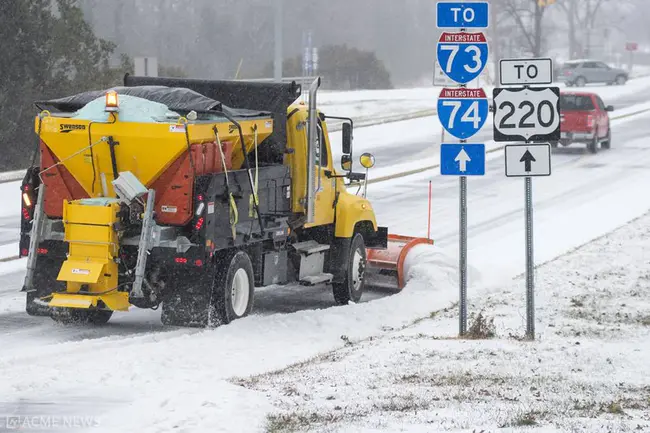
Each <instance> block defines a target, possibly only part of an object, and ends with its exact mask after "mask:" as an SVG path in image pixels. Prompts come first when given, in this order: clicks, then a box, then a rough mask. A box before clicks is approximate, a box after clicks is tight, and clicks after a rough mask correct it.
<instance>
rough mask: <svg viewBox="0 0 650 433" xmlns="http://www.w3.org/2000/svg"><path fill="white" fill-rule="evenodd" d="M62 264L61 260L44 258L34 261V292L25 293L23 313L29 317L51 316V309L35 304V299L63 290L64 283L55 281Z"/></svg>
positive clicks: (40, 257)
mask: <svg viewBox="0 0 650 433" xmlns="http://www.w3.org/2000/svg"><path fill="white" fill-rule="evenodd" d="M62 264H63V259H52V258H49V257H44V256H39V257H38V258H37V259H36V272H35V273H34V288H35V289H36V290H35V291H32V292H27V293H26V296H25V298H26V299H25V311H26V312H27V314H29V315H30V316H41V317H49V316H50V315H51V314H52V308H50V307H48V306H47V305H42V303H37V302H36V299H37V298H44V297H46V296H49V295H50V294H52V292H60V291H64V290H65V288H66V283H65V282H64V281H57V279H56V277H57V275H58V274H59V269H61V265H62Z"/></svg>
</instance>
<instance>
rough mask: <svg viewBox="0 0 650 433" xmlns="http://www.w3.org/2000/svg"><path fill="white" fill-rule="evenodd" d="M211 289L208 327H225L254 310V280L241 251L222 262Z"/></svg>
mask: <svg viewBox="0 0 650 433" xmlns="http://www.w3.org/2000/svg"><path fill="white" fill-rule="evenodd" d="M217 269H218V270H221V272H217V274H216V275H215V279H214V285H213V288H212V296H211V300H210V304H209V311H208V326H216V325H222V324H228V323H230V322H232V321H233V320H236V319H241V318H242V317H246V316H248V314H249V313H250V312H251V310H252V309H253V298H254V295H255V276H254V274H253V264H252V263H251V259H250V257H248V254H246V253H245V252H244V251H237V252H236V253H235V254H234V255H232V254H229V255H227V256H226V257H225V258H224V259H223V260H222V261H221V266H219V267H218V268H217Z"/></svg>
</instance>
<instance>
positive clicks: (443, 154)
mask: <svg viewBox="0 0 650 433" xmlns="http://www.w3.org/2000/svg"><path fill="white" fill-rule="evenodd" d="M440 174H441V175H442V176H484V175H485V144H442V145H440Z"/></svg>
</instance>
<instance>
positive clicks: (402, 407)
mask: <svg viewBox="0 0 650 433" xmlns="http://www.w3.org/2000/svg"><path fill="white" fill-rule="evenodd" d="M374 406H375V408H377V409H379V410H380V411H382V412H417V411H419V410H424V409H427V408H428V407H429V403H427V402H426V401H424V400H422V399H420V398H418V397H416V396H415V395H414V394H406V395H394V396H391V397H389V398H388V399H387V400H386V401H383V402H381V403H377V404H375V405H374Z"/></svg>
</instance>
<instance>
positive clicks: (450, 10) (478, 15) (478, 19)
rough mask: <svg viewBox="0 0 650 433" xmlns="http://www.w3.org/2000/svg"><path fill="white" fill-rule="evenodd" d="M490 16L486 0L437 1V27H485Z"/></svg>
mask: <svg viewBox="0 0 650 433" xmlns="http://www.w3.org/2000/svg"><path fill="white" fill-rule="evenodd" d="M489 17H490V13H489V4H488V3H487V2H442V1H441V2H438V8H437V20H436V22H437V26H438V28H439V29H470V28H471V29H481V28H482V29H485V28H487V27H488V20H489Z"/></svg>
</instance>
